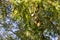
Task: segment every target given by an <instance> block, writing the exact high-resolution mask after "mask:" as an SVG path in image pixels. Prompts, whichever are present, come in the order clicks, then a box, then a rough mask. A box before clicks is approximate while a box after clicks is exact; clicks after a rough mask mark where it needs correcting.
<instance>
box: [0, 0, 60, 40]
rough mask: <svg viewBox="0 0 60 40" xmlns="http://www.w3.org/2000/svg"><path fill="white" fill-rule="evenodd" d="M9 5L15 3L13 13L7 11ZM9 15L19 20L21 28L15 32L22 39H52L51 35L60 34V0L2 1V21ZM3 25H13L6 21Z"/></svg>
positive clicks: (0, 2)
mask: <svg viewBox="0 0 60 40" xmlns="http://www.w3.org/2000/svg"><path fill="white" fill-rule="evenodd" d="M9 5H11V6H12V5H13V8H12V9H11V11H10V12H11V13H10V12H9V13H7V11H6V10H7V9H6V8H7V7H8V6H9ZM7 15H8V16H9V17H10V18H11V21H12V22H14V21H16V22H17V24H18V26H19V30H18V31H16V32H15V33H14V34H16V35H17V36H18V38H21V40H50V37H49V36H51V37H52V36H55V34H57V35H60V29H59V28H60V1H59V0H10V1H0V18H1V19H0V21H6V20H5V19H6V17H8V16H7ZM3 25H4V27H7V26H8V27H9V28H10V27H11V25H10V24H9V25H7V24H6V23H5V22H4V24H3ZM13 30H14V29H13ZM52 32H53V33H52ZM46 34H47V35H48V34H49V36H46ZM10 40H12V39H10Z"/></svg>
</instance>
